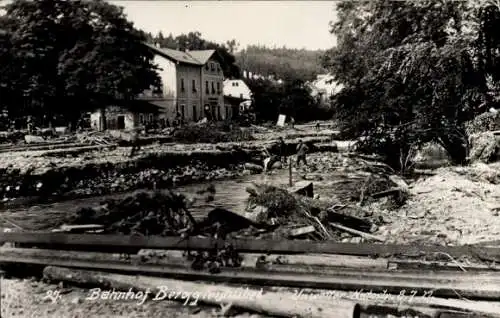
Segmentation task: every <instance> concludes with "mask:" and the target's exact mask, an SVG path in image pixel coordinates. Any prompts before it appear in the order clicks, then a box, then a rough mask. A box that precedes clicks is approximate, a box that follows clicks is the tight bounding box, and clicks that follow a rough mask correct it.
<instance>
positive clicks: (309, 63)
mask: <svg viewBox="0 0 500 318" xmlns="http://www.w3.org/2000/svg"><path fill="white" fill-rule="evenodd" d="M324 53H325V52H323V51H321V50H305V49H290V48H286V47H282V48H268V47H266V46H258V45H249V46H248V47H246V48H245V49H243V50H241V51H240V52H237V54H236V57H237V60H238V62H237V64H238V66H239V67H240V69H242V70H247V71H251V72H253V73H257V74H262V75H274V76H275V77H276V78H280V79H285V80H291V81H293V80H296V79H301V80H304V81H308V80H312V79H314V78H315V77H316V75H317V74H322V73H324V72H325V71H326V70H325V68H324V67H323V65H322V56H323V55H324Z"/></svg>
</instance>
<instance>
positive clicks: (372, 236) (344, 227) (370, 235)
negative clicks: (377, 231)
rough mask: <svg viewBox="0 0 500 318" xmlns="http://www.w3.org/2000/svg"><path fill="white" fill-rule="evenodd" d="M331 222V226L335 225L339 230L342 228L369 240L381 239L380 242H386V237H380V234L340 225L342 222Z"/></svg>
mask: <svg viewBox="0 0 500 318" xmlns="http://www.w3.org/2000/svg"><path fill="white" fill-rule="evenodd" d="M329 224H330V226H332V227H334V228H336V229H339V230H342V231H344V232H348V233H351V234H354V235H357V236H360V237H362V238H365V239H367V240H373V241H379V242H384V241H385V238H383V237H380V236H375V235H372V234H368V233H365V232H361V231H358V230H355V229H351V228H348V227H346V226H343V225H340V224H336V223H329Z"/></svg>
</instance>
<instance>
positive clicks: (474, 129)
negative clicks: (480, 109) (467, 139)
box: [466, 112, 500, 135]
mask: <svg viewBox="0 0 500 318" xmlns="http://www.w3.org/2000/svg"><path fill="white" fill-rule="evenodd" d="M499 129H500V113H498V112H486V113H483V114H481V115H479V116H477V117H476V118H474V119H473V120H471V121H469V122H467V123H466V130H467V134H468V135H472V134H476V133H482V132H486V131H494V130H499Z"/></svg>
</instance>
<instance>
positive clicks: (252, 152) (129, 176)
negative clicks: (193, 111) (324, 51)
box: [0, 137, 334, 207]
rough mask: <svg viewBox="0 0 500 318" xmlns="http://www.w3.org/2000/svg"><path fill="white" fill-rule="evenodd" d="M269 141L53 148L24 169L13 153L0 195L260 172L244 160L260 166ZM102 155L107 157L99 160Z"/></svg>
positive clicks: (88, 191)
mask: <svg viewBox="0 0 500 318" xmlns="http://www.w3.org/2000/svg"><path fill="white" fill-rule="evenodd" d="M304 141H306V142H308V143H309V144H310V145H311V147H310V148H311V150H312V151H318V150H321V151H324V150H325V149H326V150H330V151H331V150H332V147H333V146H332V147H327V148H325V147H321V146H320V147H315V146H314V145H313V144H314V143H319V142H325V141H326V140H325V138H324V137H320V138H304ZM297 143H298V140H290V141H287V144H288V152H289V154H292V153H293V151H294V149H295V147H296V145H297ZM269 145H270V143H269V142H267V143H266V142H251V143H248V144H246V145H245V146H243V145H241V144H240V145H239V144H237V143H226V144H220V145H210V147H208V146H207V147H205V149H203V148H204V147H200V148H202V149H193V150H187V149H190V148H189V147H186V149H185V150H182V149H179V146H180V147H183V146H184V145H173V146H167V145H165V146H151V147H147V148H144V149H143V150H142V153H141V154H140V155H139V156H138V157H135V158H128V152H129V150H130V149H129V148H118V149H116V150H113V151H107V152H102V151H101V152H93V153H91V154H87V155H86V156H83V155H82V156H80V157H77V158H67V157H64V158H61V157H58V156H53V152H54V151H51V152H50V154H51V155H50V156H48V157H47V156H46V154H45V153H38V154H35V155H33V154H31V155H30V156H27V158H22V160H25V161H26V160H28V161H29V162H30V163H31V165H30V166H28V167H26V166H22V165H21V164H20V162H21V161H22V160H21V159H16V157H15V156H14V157H10V158H8V159H10V160H9V161H10V162H6V161H4V165H5V166H4V167H1V168H0V184H1V185H2V187H1V189H0V196H1V197H3V201H4V202H3V205H4V206H6V207H8V206H11V205H12V204H13V205H15V204H16V202H14V201H12V199H18V200H16V201H17V202H19V199H20V198H27V197H31V198H33V197H36V198H37V200H36V201H37V202H44V201H50V200H60V199H75V198H79V197H88V196H94V195H105V194H110V193H117V192H125V191H131V190H135V189H140V188H153V187H155V188H158V189H160V188H166V187H170V186H173V185H181V184H188V183H193V182H200V181H209V180H216V179H224V178H232V177H236V176H240V175H244V174H251V173H254V172H259V170H249V169H246V168H245V163H254V164H257V165H259V164H260V165H262V159H263V158H262V149H263V146H269ZM172 148H173V149H172ZM333 148H334V147H333ZM191 149H192V148H191ZM64 150H65V149H62V150H61V151H64ZM101 155H102V156H103V157H107V158H100V157H99V156H101ZM82 157H83V158H82ZM6 163H7V164H6ZM39 163H43V166H42V167H41V165H40V164H39ZM9 201H12V202H9ZM21 201H22V200H21Z"/></svg>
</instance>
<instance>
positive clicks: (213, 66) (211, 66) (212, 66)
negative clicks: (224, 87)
mask: <svg viewBox="0 0 500 318" xmlns="http://www.w3.org/2000/svg"><path fill="white" fill-rule="evenodd" d="M210 70H211V71H212V72H213V71H215V63H210Z"/></svg>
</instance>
